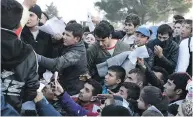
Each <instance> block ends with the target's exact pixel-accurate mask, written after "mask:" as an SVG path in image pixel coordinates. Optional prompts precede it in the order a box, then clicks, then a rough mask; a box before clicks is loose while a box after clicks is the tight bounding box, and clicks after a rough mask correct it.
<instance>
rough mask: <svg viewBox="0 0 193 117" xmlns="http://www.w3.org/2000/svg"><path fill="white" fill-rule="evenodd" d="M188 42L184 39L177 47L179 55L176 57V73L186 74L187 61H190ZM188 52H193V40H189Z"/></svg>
mask: <svg viewBox="0 0 193 117" xmlns="http://www.w3.org/2000/svg"><path fill="white" fill-rule="evenodd" d="M188 40H189V38H187V39H184V40H182V41H181V43H180V45H179V55H178V62H177V66H176V70H175V71H176V72H186V70H187V68H188V66H189V61H190V53H189V47H188ZM190 50H191V51H192V50H193V39H192V38H191V41H190Z"/></svg>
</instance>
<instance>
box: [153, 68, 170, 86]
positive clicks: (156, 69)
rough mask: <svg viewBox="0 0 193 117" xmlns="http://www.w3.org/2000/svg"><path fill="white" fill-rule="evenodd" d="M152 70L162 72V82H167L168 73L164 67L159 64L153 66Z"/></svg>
mask: <svg viewBox="0 0 193 117" xmlns="http://www.w3.org/2000/svg"><path fill="white" fill-rule="evenodd" d="M152 70H153V71H155V72H160V73H161V74H162V76H161V79H162V80H163V81H164V83H166V82H167V80H168V76H169V73H168V72H167V71H166V70H165V69H164V68H162V67H159V66H153V67H152Z"/></svg>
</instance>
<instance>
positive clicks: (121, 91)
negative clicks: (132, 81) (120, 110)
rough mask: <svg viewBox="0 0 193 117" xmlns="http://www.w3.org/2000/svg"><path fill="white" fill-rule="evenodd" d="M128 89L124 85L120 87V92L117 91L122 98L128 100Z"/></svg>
mask: <svg viewBox="0 0 193 117" xmlns="http://www.w3.org/2000/svg"><path fill="white" fill-rule="evenodd" d="M127 91H128V90H127V89H126V88H125V87H123V86H121V87H120V89H119V92H118V93H117V94H118V95H119V96H121V97H122V98H124V99H125V100H127V97H128V93H127Z"/></svg>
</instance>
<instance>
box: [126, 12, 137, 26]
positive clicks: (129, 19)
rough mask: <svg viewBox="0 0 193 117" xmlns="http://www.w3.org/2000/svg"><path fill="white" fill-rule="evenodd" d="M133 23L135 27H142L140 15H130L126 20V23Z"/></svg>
mask: <svg viewBox="0 0 193 117" xmlns="http://www.w3.org/2000/svg"><path fill="white" fill-rule="evenodd" d="M130 22H131V23H132V24H133V25H134V26H135V27H136V26H138V25H140V18H139V16H138V15H136V14H133V13H130V14H129V15H128V16H127V17H126V19H125V23H130Z"/></svg>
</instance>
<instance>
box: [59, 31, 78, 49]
mask: <svg viewBox="0 0 193 117" xmlns="http://www.w3.org/2000/svg"><path fill="white" fill-rule="evenodd" d="M62 38H63V45H65V46H70V45H74V44H76V43H78V37H74V36H73V34H72V32H70V31H67V30H65V31H64V33H63V37H62Z"/></svg>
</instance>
